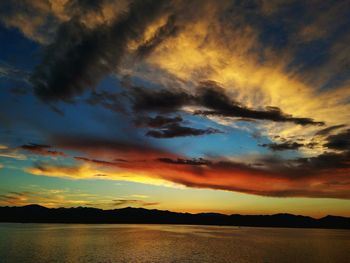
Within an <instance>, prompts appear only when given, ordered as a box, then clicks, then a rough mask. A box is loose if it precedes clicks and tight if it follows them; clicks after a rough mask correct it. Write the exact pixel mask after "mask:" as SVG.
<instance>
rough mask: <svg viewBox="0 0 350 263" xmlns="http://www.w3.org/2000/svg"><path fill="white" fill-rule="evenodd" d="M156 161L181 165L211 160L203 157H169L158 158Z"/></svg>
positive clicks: (203, 163)
mask: <svg viewBox="0 0 350 263" xmlns="http://www.w3.org/2000/svg"><path fill="white" fill-rule="evenodd" d="M158 161H160V162H163V163H168V164H183V165H207V164H210V163H211V162H210V161H209V160H206V159H203V158H193V159H181V158H178V159H175V160H174V159H170V158H158Z"/></svg>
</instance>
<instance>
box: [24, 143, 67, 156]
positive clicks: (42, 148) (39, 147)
mask: <svg viewBox="0 0 350 263" xmlns="http://www.w3.org/2000/svg"><path fill="white" fill-rule="evenodd" d="M20 148H21V149H23V150H26V151H29V152H31V153H33V154H39V155H44V156H53V157H58V156H62V157H65V156H66V154H65V153H64V152H61V151H55V150H50V148H51V146H49V145H44V144H35V143H29V144H24V145H22V146H20Z"/></svg>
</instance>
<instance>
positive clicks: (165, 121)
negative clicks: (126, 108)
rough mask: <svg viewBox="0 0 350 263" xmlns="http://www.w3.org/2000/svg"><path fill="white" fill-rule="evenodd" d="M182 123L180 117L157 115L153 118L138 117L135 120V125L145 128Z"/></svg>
mask: <svg viewBox="0 0 350 263" xmlns="http://www.w3.org/2000/svg"><path fill="white" fill-rule="evenodd" d="M182 121H183V119H182V118H181V116H176V117H166V116H161V115H157V116H155V117H148V116H147V117H139V118H137V119H136V120H135V125H136V126H138V127H145V128H160V127H163V126H166V125H171V124H177V123H181V122H182Z"/></svg>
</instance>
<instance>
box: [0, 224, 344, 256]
mask: <svg viewBox="0 0 350 263" xmlns="http://www.w3.org/2000/svg"><path fill="white" fill-rule="evenodd" d="M349 251H350V231H349V230H327V229H286V228H250V227H221V226H187V225H64V224H0V259H1V260H0V262H1V263H14V262H21V263H26V262H28V263H44V262H67V263H79V262H91V263H100V262H101V263H102V262H235V263H241V262H287V263H288V262H308V263H313V262H350V253H349Z"/></svg>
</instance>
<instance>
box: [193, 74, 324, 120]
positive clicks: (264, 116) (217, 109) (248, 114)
mask: <svg viewBox="0 0 350 263" xmlns="http://www.w3.org/2000/svg"><path fill="white" fill-rule="evenodd" d="M197 99H198V100H199V104H200V105H201V106H204V107H206V108H208V109H210V110H204V111H200V110H199V111H196V112H195V114H200V115H219V116H225V117H241V118H248V119H256V120H270V121H275V122H293V123H295V124H300V125H324V123H323V122H315V121H314V120H312V119H310V118H298V117H293V116H292V115H289V114H285V113H283V112H282V111H281V109H279V108H278V107H271V106H269V107H266V110H253V109H250V108H247V107H244V106H242V105H240V104H239V103H237V102H235V101H232V100H231V99H230V98H229V97H228V96H227V95H226V94H225V91H224V89H223V88H222V87H220V86H219V85H218V84H217V83H215V82H212V81H209V82H208V81H207V82H202V83H201V85H200V91H199V95H198V96H197Z"/></svg>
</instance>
